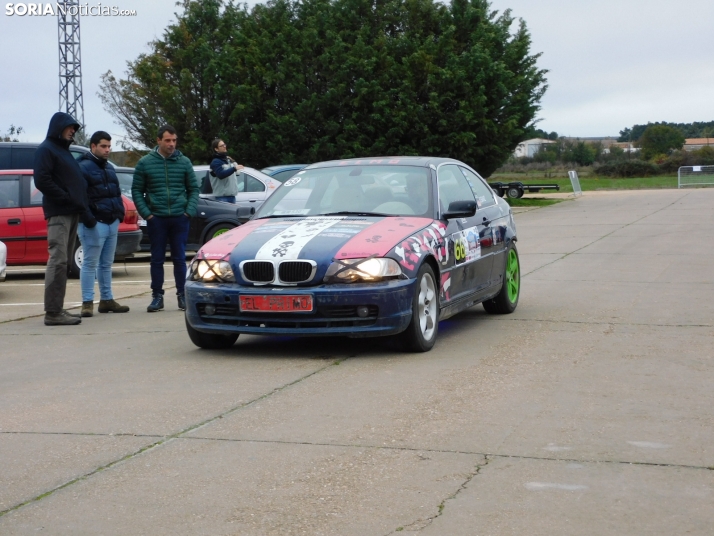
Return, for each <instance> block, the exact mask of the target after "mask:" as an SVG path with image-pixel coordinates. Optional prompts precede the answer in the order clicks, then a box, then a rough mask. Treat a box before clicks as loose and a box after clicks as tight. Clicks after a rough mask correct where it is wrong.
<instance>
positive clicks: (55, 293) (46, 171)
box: [34, 112, 96, 326]
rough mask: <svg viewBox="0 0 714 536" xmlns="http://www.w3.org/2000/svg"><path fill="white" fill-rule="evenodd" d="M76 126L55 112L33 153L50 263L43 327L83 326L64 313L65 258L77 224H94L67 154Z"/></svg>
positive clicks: (73, 162)
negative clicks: (80, 221) (43, 136)
mask: <svg viewBox="0 0 714 536" xmlns="http://www.w3.org/2000/svg"><path fill="white" fill-rule="evenodd" d="M79 128H80V125H79V123H78V122H77V121H76V120H75V119H74V118H73V117H72V116H71V115H69V114H66V113H64V112H57V113H56V114H54V115H53V116H52V119H51V120H50V126H49V128H48V129H47V138H46V139H45V141H43V142H42V143H41V144H40V146H39V147H38V148H37V150H36V151H35V163H34V173H35V186H37V189H38V190H39V191H41V192H42V194H43V197H42V209H43V211H44V214H45V219H46V220H47V243H48V249H49V260H48V261H47V269H46V271H45V325H47V326H68V325H76V324H79V323H80V322H82V319H81V318H80V316H79V315H73V314H71V313H68V312H67V311H65V310H64V309H63V307H64V295H65V291H66V289H67V258H68V257H69V255H70V254H71V253H72V252H73V251H74V241H75V239H76V237H77V225H78V223H79V220H80V219H81V220H82V222H83V223H84V224H85V225H86V226H87V227H92V226H94V224H95V223H96V220H95V219H94V216H92V213H91V212H90V211H89V206H88V200H87V188H86V185H85V182H84V179H83V178H82V171H81V170H80V169H79V164H77V161H76V160H75V159H74V157H73V156H72V153H70V152H69V146H70V145H71V144H72V140H73V139H74V133H75V132H77V130H79Z"/></svg>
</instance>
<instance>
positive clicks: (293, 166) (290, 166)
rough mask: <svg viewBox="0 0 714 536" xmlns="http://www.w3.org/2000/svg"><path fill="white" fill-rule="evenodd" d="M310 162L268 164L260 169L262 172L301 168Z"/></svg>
mask: <svg viewBox="0 0 714 536" xmlns="http://www.w3.org/2000/svg"><path fill="white" fill-rule="evenodd" d="M309 165H310V164H281V165H279V166H268V167H264V168H263V169H262V171H263V172H265V171H266V170H268V171H286V170H289V169H302V168H304V167H307V166H309Z"/></svg>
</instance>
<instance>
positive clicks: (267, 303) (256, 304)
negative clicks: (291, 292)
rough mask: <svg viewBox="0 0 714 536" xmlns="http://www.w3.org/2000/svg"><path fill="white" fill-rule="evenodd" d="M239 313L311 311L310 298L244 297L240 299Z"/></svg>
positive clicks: (302, 296)
mask: <svg viewBox="0 0 714 536" xmlns="http://www.w3.org/2000/svg"><path fill="white" fill-rule="evenodd" d="M240 310H241V311H260V312H263V313H287V312H304V311H312V296H310V295H300V296H272V295H270V296H257V295H256V296H246V295H243V296H241V297H240Z"/></svg>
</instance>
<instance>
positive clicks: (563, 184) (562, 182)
mask: <svg viewBox="0 0 714 536" xmlns="http://www.w3.org/2000/svg"><path fill="white" fill-rule="evenodd" d="M542 175H543V174H542V173H541V177H540V178H536V177H529V176H528V175H524V174H496V175H493V176H491V177H490V178H489V179H488V181H489V182H496V181H501V182H512V181H518V182H522V183H523V184H557V185H558V186H560V192H561V193H569V192H572V191H573V187H572V185H571V184H570V179H568V178H562V177H557V178H556V177H553V178H544V177H542ZM580 187H581V188H582V189H583V192H587V191H591V192H593V191H597V190H645V189H659V188H676V187H677V177H676V176H657V177H639V178H638V177H634V178H631V179H616V178H612V177H587V178H586V177H580ZM549 192H550V193H554V192H553V190H541V191H540V192H539V195H540V194H544V195H548V193H549ZM514 206H516V205H514Z"/></svg>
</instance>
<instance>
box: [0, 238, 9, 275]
mask: <svg viewBox="0 0 714 536" xmlns="http://www.w3.org/2000/svg"><path fill="white" fill-rule="evenodd" d="M6 269H7V246H6V245H5V244H4V243H3V242H0V283H2V282H3V281H5V272H6Z"/></svg>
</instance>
